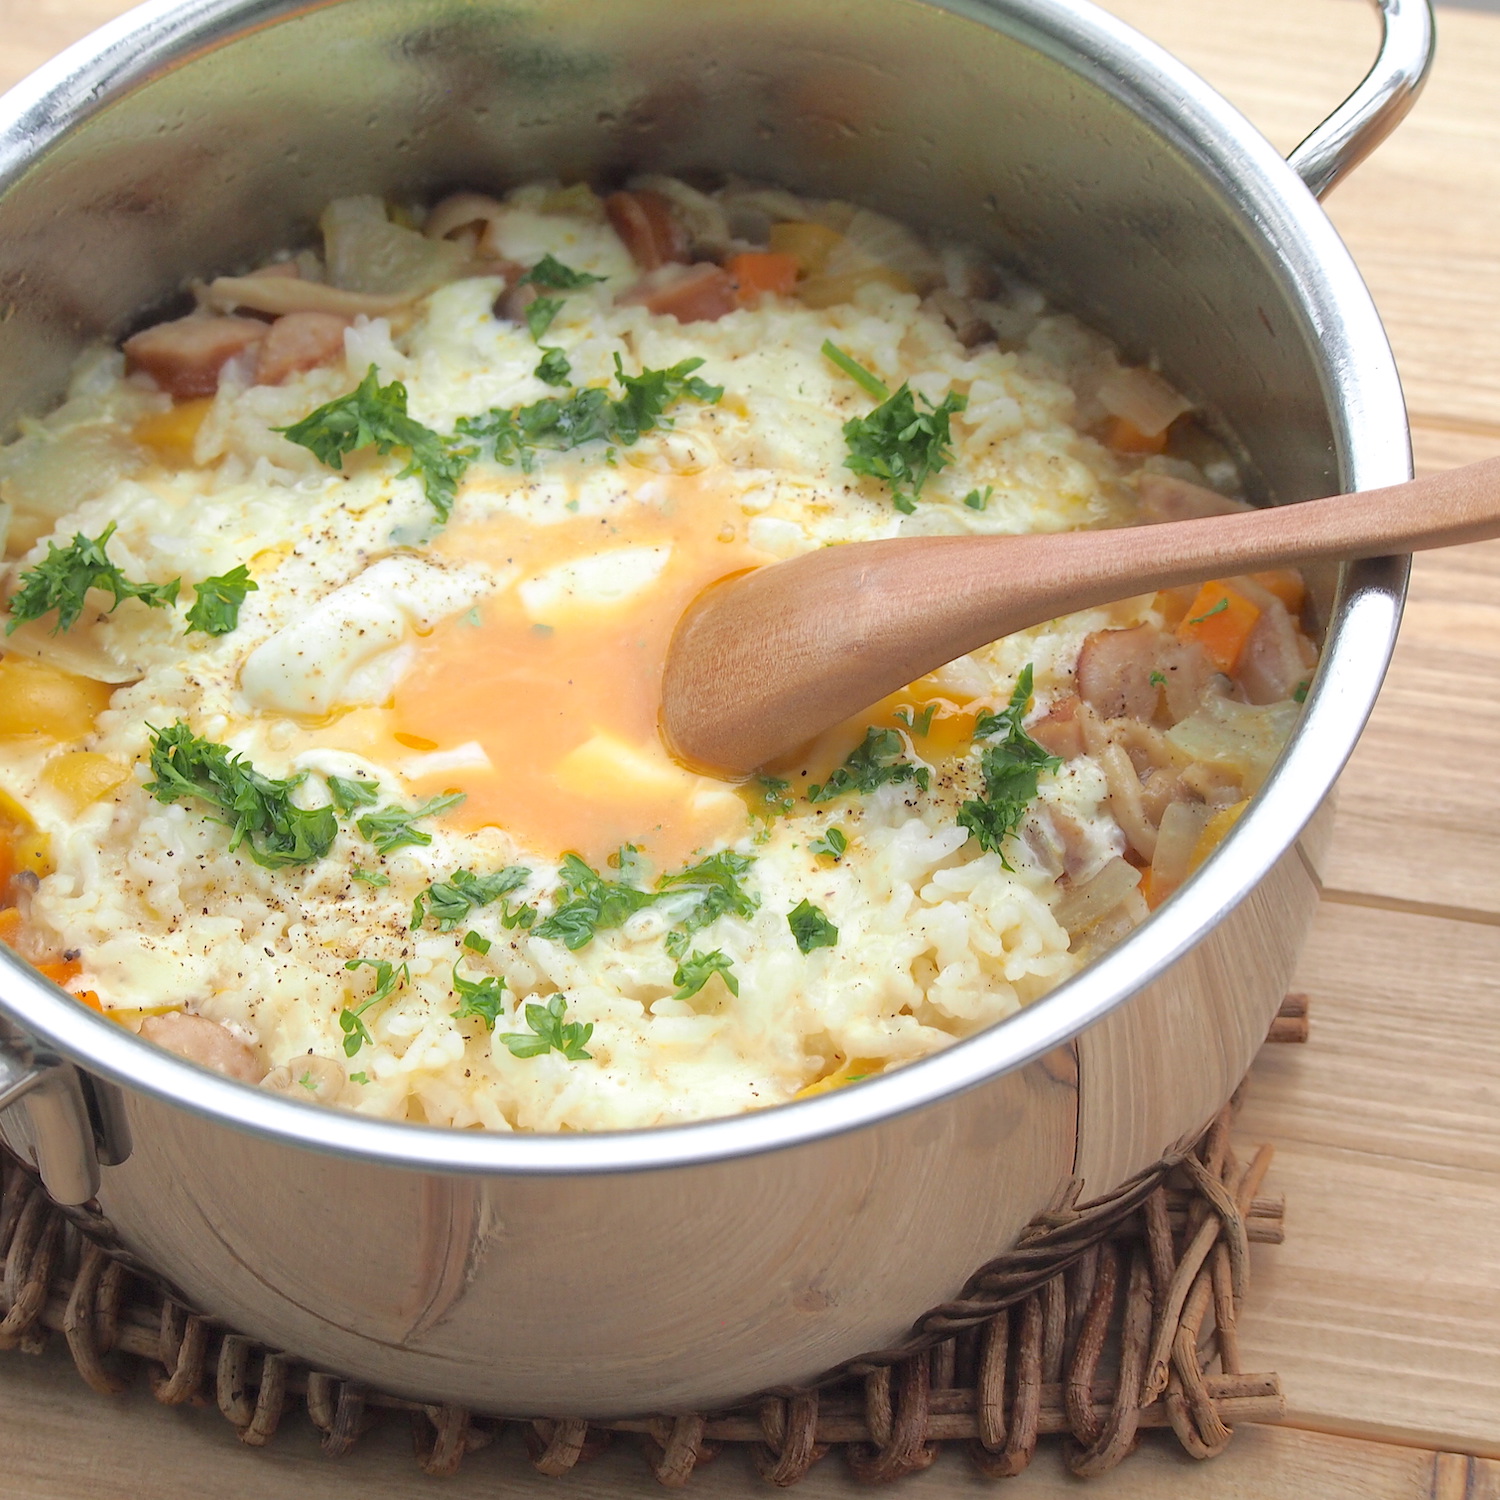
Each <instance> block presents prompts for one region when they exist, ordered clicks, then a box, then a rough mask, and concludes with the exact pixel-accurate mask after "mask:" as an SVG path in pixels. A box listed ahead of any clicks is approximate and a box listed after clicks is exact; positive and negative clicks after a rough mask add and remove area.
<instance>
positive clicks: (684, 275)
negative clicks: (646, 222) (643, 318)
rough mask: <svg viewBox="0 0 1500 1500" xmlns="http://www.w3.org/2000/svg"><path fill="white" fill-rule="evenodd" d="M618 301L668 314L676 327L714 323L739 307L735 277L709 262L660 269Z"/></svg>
mask: <svg viewBox="0 0 1500 1500" xmlns="http://www.w3.org/2000/svg"><path fill="white" fill-rule="evenodd" d="M620 301H621V302H624V303H638V304H640V305H641V306H644V307H646V308H648V309H650V311H652V312H654V313H663V314H669V315H670V316H672V317H674V318H676V319H677V321H678V322H679V323H716V322H718V320H719V319H720V318H722V317H724V316H726V315H727V314H729V313H732V312H733V311H734V310H735V309H736V308H737V307H738V306H739V305H740V303H739V296H738V288H737V287H736V285H735V280H734V277H733V276H731V275H730V274H729V272H728V271H726V270H725V269H724V268H723V267H722V266H715V265H712V264H710V263H709V262H708V261H703V262H701V263H700V264H698V265H696V266H688V267H685V268H681V269H679V268H678V267H676V266H672V267H667V268H663V269H662V270H659V271H657V272H655V273H654V274H653V275H649V276H647V277H645V278H644V279H643V280H642V281H641V282H640V283H639V284H638V285H637V286H635V287H634V288H632V290H630V291H628V292H626V294H625V295H624V296H623V297H621V298H620Z"/></svg>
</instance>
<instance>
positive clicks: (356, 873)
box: [349, 865, 391, 886]
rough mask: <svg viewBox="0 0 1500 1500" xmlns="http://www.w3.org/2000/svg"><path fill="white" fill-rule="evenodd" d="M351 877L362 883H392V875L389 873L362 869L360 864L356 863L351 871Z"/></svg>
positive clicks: (377, 884) (376, 884) (379, 884)
mask: <svg viewBox="0 0 1500 1500" xmlns="http://www.w3.org/2000/svg"><path fill="white" fill-rule="evenodd" d="M349 878H350V880H357V881H359V882H360V883H361V884H362V885H375V886H381V885H389V884H390V883H391V877H390V876H389V875H382V874H380V873H379V871H376V870H366V869H362V868H361V867H360V866H359V865H355V867H354V868H353V869H352V870H350V871H349Z"/></svg>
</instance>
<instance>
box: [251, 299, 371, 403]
mask: <svg viewBox="0 0 1500 1500" xmlns="http://www.w3.org/2000/svg"><path fill="white" fill-rule="evenodd" d="M349 323H350V320H349V319H348V318H341V317H339V316H337V315H336V314H334V313H321V312H299V313H288V314H287V315H286V316H285V317H284V318H277V320H276V321H275V322H274V323H272V324H271V331H270V332H269V333H268V334H267V335H266V337H265V341H264V342H263V343H262V344H261V346H260V352H259V354H258V355H257V356H256V363H255V379H256V382H257V384H259V385H280V384H281V383H282V381H284V380H285V379H286V378H287V377H288V376H289V375H299V374H301V373H302V371H303V370H312V369H316V368H317V367H318V366H319V365H327V364H332V363H333V362H334V360H336V359H342V358H343V357H344V330H345V329H346V328H348V327H349Z"/></svg>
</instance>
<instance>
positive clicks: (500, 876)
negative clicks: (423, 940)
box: [411, 865, 531, 932]
mask: <svg viewBox="0 0 1500 1500" xmlns="http://www.w3.org/2000/svg"><path fill="white" fill-rule="evenodd" d="M530 878H531V871H530V870H528V869H526V868H525V867H524V866H522V865H507V866H506V868H505V869H503V870H497V871H496V872H495V873H494V874H493V875H476V874H474V872H473V871H472V870H455V871H454V872H453V873H452V874H451V875H450V876H449V877H448V878H447V879H446V880H435V881H433V883H432V884H431V885H429V886H428V887H427V889H426V890H425V891H422V892H421V893H420V894H419V895H418V896H417V899H416V901H415V902H413V903H412V909H411V930H412V931H413V932H415V931H416V930H417V928H419V927H420V926H421V925H422V923H423V922H424V921H425V920H426V918H427V913H428V911H429V910H430V911H431V912H432V915H433V916H435V917H436V918H437V920H438V930H439V931H440V932H452V931H453V929H454V928H455V927H457V926H459V925H460V924H461V923H463V922H467V921H468V919H469V916H470V914H471V913H473V912H476V911H478V910H479V908H480V907H481V906H488V905H489V904H490V902H492V901H498V900H499V899H500V897H501V896H503V895H505V894H506V892H508V891H513V890H515V888H516V887H517V886H519V885H525V884H526V882H527V881H528V880H529V879H530Z"/></svg>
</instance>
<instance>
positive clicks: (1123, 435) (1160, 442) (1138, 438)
mask: <svg viewBox="0 0 1500 1500" xmlns="http://www.w3.org/2000/svg"><path fill="white" fill-rule="evenodd" d="M1104 441H1105V443H1106V444H1107V445H1108V446H1109V447H1111V448H1113V449H1114V450H1115V452H1116V453H1162V452H1165V451H1166V446H1167V433H1166V429H1165V428H1163V429H1162V430H1161V431H1160V432H1142V431H1141V429H1140V428H1139V427H1137V426H1136V425H1135V423H1134V422H1131V421H1129V420H1128V419H1127V418H1125V417H1111V418H1110V420H1109V423H1108V425H1107V426H1106V427H1105V429H1104Z"/></svg>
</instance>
